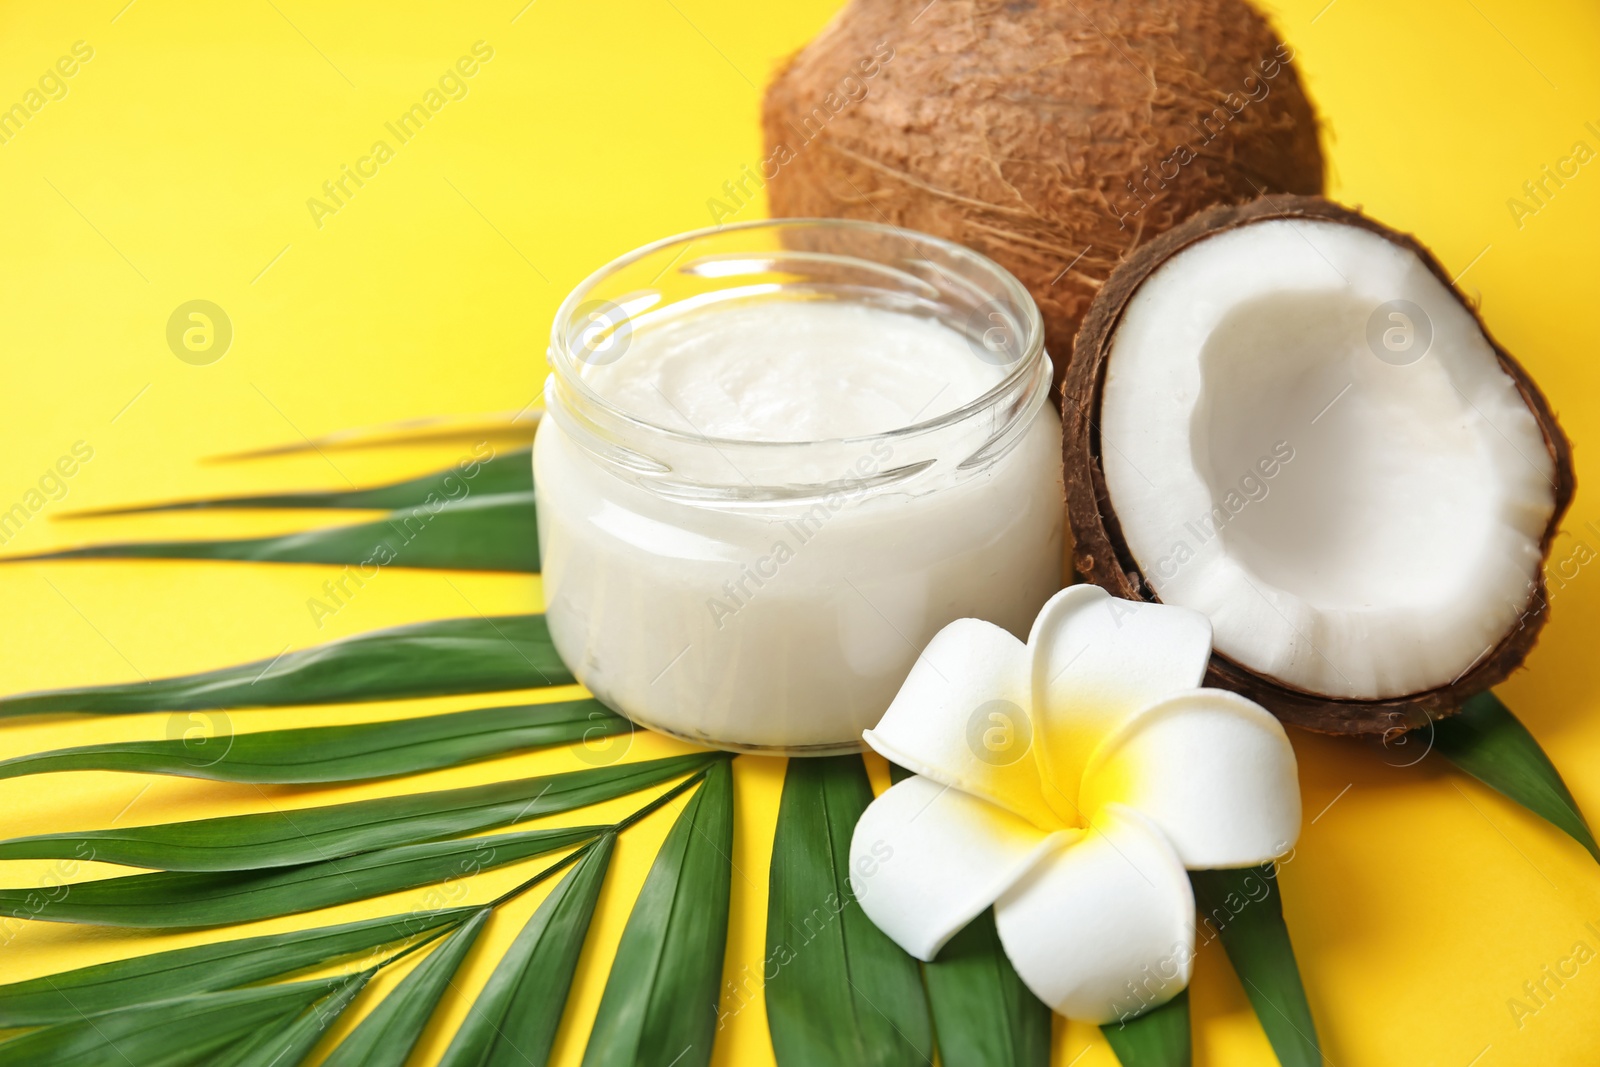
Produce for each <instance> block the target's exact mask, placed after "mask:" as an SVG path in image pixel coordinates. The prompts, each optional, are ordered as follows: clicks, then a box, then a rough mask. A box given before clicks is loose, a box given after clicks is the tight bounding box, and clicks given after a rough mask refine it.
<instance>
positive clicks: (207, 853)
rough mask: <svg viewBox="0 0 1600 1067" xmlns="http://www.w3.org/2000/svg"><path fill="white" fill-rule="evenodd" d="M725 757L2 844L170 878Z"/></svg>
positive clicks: (546, 806) (500, 818)
mask: <svg viewBox="0 0 1600 1067" xmlns="http://www.w3.org/2000/svg"><path fill="white" fill-rule="evenodd" d="M719 758H721V757H720V756H718V755H716V754H712V753H703V752H694V753H690V754H688V755H684V756H667V757H665V758H663V759H655V760H644V761H641V762H637V763H621V764H615V765H613V766H610V767H591V768H588V769H585V770H581V771H568V772H566V773H563V774H547V775H540V776H538V777H535V778H521V779H517V780H515V781H510V782H490V783H488V784H486V785H473V786H466V787H464V788H461V789H442V790H437V791H434V792H431V793H409V794H404V795H401V796H393V797H376V798H374V799H372V800H357V801H352V802H350V803H347V804H329V805H327V806H324V807H320V808H301V809H298V810H294V811H267V812H261V813H259V814H254V815H227V816H223V817H220V818H213V819H197V820H195V821H192V822H177V823H164V824H157V825H153V826H129V827H121V828H118V829H113V830H88V831H84V832H81V833H61V834H40V835H38V836H36V837H17V838H12V839H11V840H9V841H0V859H73V860H88V859H94V860H99V861H101V862H104V863H120V864H123V865H125V866H130V867H151V868H155V869H158V870H163V871H241V870H250V869H257V868H263V867H283V866H290V865H293V864H302V863H310V862H312V861H315V860H330V859H334V858H337V857H340V856H349V855H352V854H355V853H358V852H368V851H371V850H373V849H378V848H384V847H387V846H391V845H402V844H415V843H417V842H421V841H433V840H437V839H439V838H446V837H457V836H460V835H462V834H469V833H474V832H476V831H479V830H489V829H493V828H495V827H499V826H510V825H511V824H513V823H518V822H522V821H524V820H526V819H532V818H536V817H539V816H543V815H551V814H555V813H557V812H563V811H571V810H573V809H574V808H581V807H586V806H588V805H590V804H598V803H600V802H601V801H604V800H611V799H614V798H616V797H620V796H625V795H627V794H629V793H636V792H638V791H639V790H641V789H645V788H648V787H649V786H652V785H659V784H661V783H662V782H666V781H669V780H671V779H673V778H677V777H679V776H681V775H685V774H691V773H693V772H695V771H698V770H701V769H702V768H704V767H705V766H706V765H707V764H708V763H711V762H713V761H715V760H718V759H719Z"/></svg>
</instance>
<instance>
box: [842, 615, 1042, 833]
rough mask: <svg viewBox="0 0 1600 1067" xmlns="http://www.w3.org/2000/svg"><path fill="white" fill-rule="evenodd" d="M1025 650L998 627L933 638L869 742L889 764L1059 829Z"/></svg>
mask: <svg viewBox="0 0 1600 1067" xmlns="http://www.w3.org/2000/svg"><path fill="white" fill-rule="evenodd" d="M1029 702H1030V701H1029V683H1028V648H1027V646H1026V645H1024V644H1023V643H1022V642H1021V641H1018V640H1017V639H1016V638H1015V637H1012V636H1011V634H1009V633H1007V632H1006V631H1005V630H1002V629H1001V628H1000V627H998V626H996V625H994V624H993V623H988V622H982V621H980V620H978V619H957V620H956V621H955V622H953V623H951V624H950V625H949V626H946V627H945V628H944V629H942V630H940V631H939V632H938V633H937V634H935V635H934V637H933V640H932V641H930V642H928V647H927V648H926V649H924V650H923V653H922V655H920V656H918V657H917V662H916V664H915V665H914V666H913V667H912V668H911V673H910V674H909V675H908V676H907V677H906V680H905V684H904V685H902V686H901V687H900V692H899V693H898V694H896V696H895V698H894V702H893V703H891V704H890V705H889V710H888V711H886V712H885V713H884V715H883V718H882V720H880V721H879V723H878V725H877V726H876V727H875V728H873V729H871V730H868V731H866V733H864V734H863V735H862V736H863V737H864V738H866V742H867V744H869V745H871V746H872V748H873V749H874V750H875V751H876V752H878V753H879V754H880V755H882V756H883V757H884V758H885V759H887V760H889V761H890V762H892V763H898V764H899V765H900V766H902V767H904V768H906V770H908V771H911V772H913V773H915V774H920V775H922V776H924V777H926V778H932V779H933V780H935V781H937V782H941V783H943V784H944V785H949V786H954V787H955V788H957V789H960V790H962V791H963V792H966V793H971V794H972V795H973V796H977V797H982V798H983V799H985V800H988V801H991V802H993V803H995V804H999V805H1000V806H1001V807H1004V808H1006V809H1008V810H1009V811H1011V812H1012V813H1013V814H1016V815H1019V816H1021V817H1022V818H1024V819H1027V820H1028V821H1030V822H1032V823H1034V824H1035V825H1036V826H1040V827H1042V828H1047V829H1055V828H1057V827H1059V826H1060V825H1061V823H1060V820H1059V819H1057V818H1056V817H1055V815H1054V814H1053V813H1052V811H1051V808H1050V806H1049V805H1048V804H1046V803H1045V800H1044V797H1043V795H1042V794H1041V792H1040V786H1039V772H1038V766H1037V764H1036V763H1035V761H1034V760H1033V759H1031V758H1029V757H1030V756H1031V750H1032V746H1033V741H1034V737H1033V733H1034V731H1033V720H1032V716H1031V715H1030V714H1029V712H1028V710H1027V709H1028V704H1029Z"/></svg>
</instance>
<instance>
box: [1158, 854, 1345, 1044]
mask: <svg viewBox="0 0 1600 1067" xmlns="http://www.w3.org/2000/svg"><path fill="white" fill-rule="evenodd" d="M1189 881H1190V882H1191V883H1192V884H1193V885H1194V901H1195V908H1196V910H1197V911H1198V913H1199V916H1198V917H1199V921H1200V923H1201V926H1202V928H1204V929H1207V930H1215V931H1216V932H1217V933H1218V934H1219V935H1220V936H1221V938H1222V947H1223V948H1225V949H1226V950H1227V952H1228V959H1229V960H1231V961H1232V962H1233V969H1234V971H1235V972H1237V973H1238V975H1239V980H1240V981H1241V982H1242V983H1244V991H1245V993H1246V994H1247V995H1248V996H1249V997H1250V1003H1251V1005H1252V1006H1253V1007H1254V1008H1255V1010H1256V1016H1257V1017H1258V1018H1259V1019H1260V1020H1261V1028H1262V1029H1263V1030H1265V1031H1266V1032H1267V1040H1268V1041H1270V1042H1271V1043H1272V1050H1273V1051H1274V1052H1275V1053H1277V1055H1278V1062H1279V1063H1280V1064H1282V1065H1283V1067H1322V1049H1321V1046H1320V1045H1319V1044H1318V1042H1317V1025H1316V1023H1315V1022H1314V1021H1313V1020H1312V1018H1311V1005H1310V1004H1309V1003H1307V1001H1306V990H1305V985H1304V983H1302V982H1301V980H1300V967H1299V965H1298V964H1296V963H1295V959H1294V946H1293V945H1291V944H1290V943H1289V928H1288V927H1287V926H1285V925H1284V922H1283V898H1282V896H1280V893H1281V892H1282V887H1281V886H1280V885H1279V882H1278V875H1277V869H1276V867H1275V866H1274V865H1273V864H1271V863H1268V864H1266V865H1265V866H1262V867H1245V868H1242V869H1240V870H1231V871H1191V872H1190V873H1189Z"/></svg>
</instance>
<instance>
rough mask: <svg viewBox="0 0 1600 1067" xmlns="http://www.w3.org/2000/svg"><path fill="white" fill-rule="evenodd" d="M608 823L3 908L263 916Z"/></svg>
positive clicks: (575, 837)
mask: <svg viewBox="0 0 1600 1067" xmlns="http://www.w3.org/2000/svg"><path fill="white" fill-rule="evenodd" d="M605 829H606V828H605V827H603V826H573V827H563V828H561V829H554V830H521V831H518V832H515V833H509V834H497V835H495V836H493V837H475V838H470V839H468V840H465V841H429V842H426V843H424V844H420V845H402V846H400V847H399V848H386V849H379V850H378V851H375V852H363V853H361V854H360V855H358V856H346V857H344V858H342V859H336V860H328V861H327V862H324V863H307V864H302V865H300V866H297V867H275V868H272V869H270V870H264V871H242V872H240V871H225V872H210V871H206V872H190V871H178V872H166V871H163V872H160V873H157V874H133V875H127V876H124V877H121V878H103V879H101V880H99V881H95V882H77V883H74V884H73V885H72V886H71V887H70V891H69V892H67V893H65V894H64V895H63V896H62V897H61V898H60V899H59V900H54V901H50V902H49V903H47V904H46V905H45V906H44V907H43V908H33V907H29V903H30V901H31V900H33V899H34V898H36V897H37V894H38V891H37V890H33V889H0V914H6V915H15V916H16V917H17V918H23V919H42V920H45V921H47V922H68V923H89V924H94V925H101V926H147V927H167V928H178V927H195V926H219V925H222V924H224V923H242V922H254V921H255V920H257V919H270V918H275V917H277V916H280V915H294V914H296V913H299V912H304V911H314V910H316V909H317V908H326V907H331V906H332V905H335V904H347V903H349V902H350V901H352V900H365V899H367V898H369V897H376V896H382V895H383V894H385V893H393V892H396V891H398V890H402V889H413V888H415V887H417V886H422V885H431V884H433V883H435V882H442V881H445V880H446V879H449V878H458V877H460V876H461V875H463V874H467V873H477V872H478V871H485V870H489V869H492V868H495V867H503V866H505V865H506V864H508V863H516V862H517V861H519V860H524V859H527V858H529V857H530V856H538V855H542V854H544V853H547V852H554V851H556V850H557V849H563V848H571V847H573V846H575V845H581V844H583V843H584V842H585V841H589V840H592V839H593V838H595V837H596V836H598V835H599V834H601V833H602V832H604V831H605Z"/></svg>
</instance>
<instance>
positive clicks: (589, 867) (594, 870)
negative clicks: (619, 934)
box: [330, 834, 616, 1067]
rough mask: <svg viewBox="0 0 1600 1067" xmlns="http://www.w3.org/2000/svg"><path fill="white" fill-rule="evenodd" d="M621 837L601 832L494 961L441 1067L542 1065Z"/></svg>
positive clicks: (553, 1040)
mask: <svg viewBox="0 0 1600 1067" xmlns="http://www.w3.org/2000/svg"><path fill="white" fill-rule="evenodd" d="M615 841H616V835H615V834H604V835H602V836H601V837H600V838H599V839H598V840H597V841H595V843H594V844H593V845H591V846H589V848H588V850H587V852H586V853H585V855H584V857H583V859H582V860H580V861H579V862H578V864H577V866H575V867H574V868H573V869H572V873H570V874H568V875H567V876H566V877H565V878H563V879H562V880H561V882H560V883H559V884H558V885H557V886H556V887H555V889H553V890H552V891H551V892H550V895H549V896H547V897H546V898H545V899H544V901H543V902H542V903H540V905H539V908H538V910H537V911H535V912H534V913H533V917H532V918H531V919H529V920H528V923H527V925H526V926H524V927H523V928H522V932H521V933H519V934H518V935H517V939H516V940H515V941H513V942H512V943H511V947H510V948H508V949H507V950H506V953H505V955H504V956H502V957H501V959H500V962H499V963H498V964H496V965H495V969H494V973H493V974H491V975H490V976H489V981H488V982H487V983H486V984H485V985H484V987H483V990H482V991H481V992H480V993H479V994H478V999H477V1000H476V1001H474V1002H473V1005H472V1007H471V1009H470V1010H469V1011H468V1013H467V1018H466V1020H465V1021H464V1022H463V1023H462V1024H461V1028H460V1029H459V1030H457V1031H456V1036H455V1038H454V1039H453V1040H452V1041H451V1042H450V1047H449V1048H448V1049H446V1050H445V1054H444V1057H443V1059H441V1060H440V1061H439V1067H543V1065H544V1064H545V1062H546V1061H547V1060H548V1059H549V1058H550V1047H551V1045H552V1044H554V1043H555V1037H556V1029H557V1028H558V1027H559V1026H560V1025H561V1015H562V1012H563V1010H564V1009H565V1007H566V1003H567V994H568V992H569V991H570V990H571V988H572V975H573V972H574V971H575V970H576V969H577V966H578V955H579V953H580V952H582V950H583V941H584V938H585V936H587V934H588V932H589V922H590V920H591V919H592V918H593V916H594V908H595V903H596V901H597V900H598V899H599V897H600V887H601V885H602V884H603V883H604V882H605V876H606V869H607V867H608V866H609V865H610V862H611V852H612V848H613V845H614V844H615ZM330 1062H331V1061H330Z"/></svg>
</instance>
